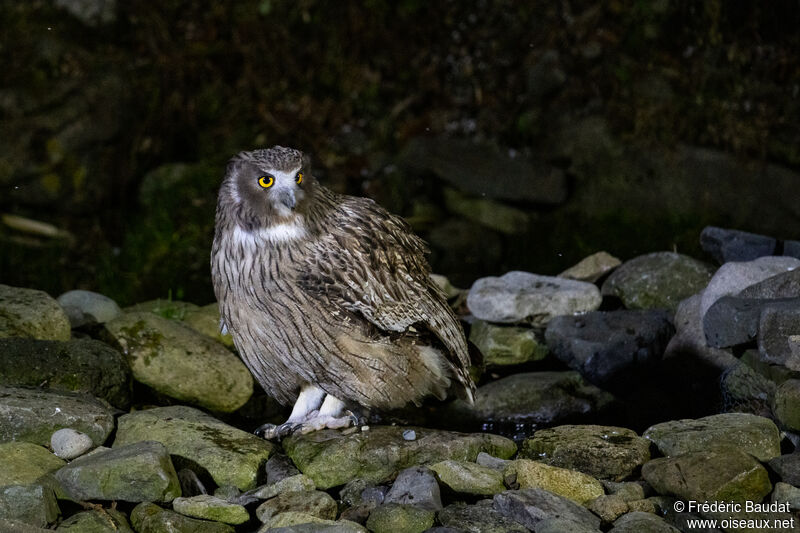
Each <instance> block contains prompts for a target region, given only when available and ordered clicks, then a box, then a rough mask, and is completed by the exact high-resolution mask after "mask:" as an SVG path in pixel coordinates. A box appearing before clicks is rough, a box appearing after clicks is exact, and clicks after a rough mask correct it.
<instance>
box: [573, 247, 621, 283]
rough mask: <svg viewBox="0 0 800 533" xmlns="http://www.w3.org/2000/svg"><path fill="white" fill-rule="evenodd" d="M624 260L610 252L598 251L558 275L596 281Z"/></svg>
mask: <svg viewBox="0 0 800 533" xmlns="http://www.w3.org/2000/svg"><path fill="white" fill-rule="evenodd" d="M621 264H622V261H620V260H619V259H617V258H616V257H614V256H613V255H611V254H609V253H608V252H597V253H595V254H592V255H590V256H589V257H586V258H584V259H581V261H580V262H578V264H576V265H573V266H571V267H569V268H568V269H566V270H565V271H564V272H562V273H561V274H559V275H558V277H560V278H567V279H574V280H576V281H586V282H588V283H594V282H595V281H597V280H599V279H600V278H602V277H603V276H605V275H606V274H608V273H609V272H611V271H612V270H614V269H615V268H617V267H618V266H619V265H621Z"/></svg>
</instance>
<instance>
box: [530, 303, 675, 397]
mask: <svg viewBox="0 0 800 533" xmlns="http://www.w3.org/2000/svg"><path fill="white" fill-rule="evenodd" d="M674 332H675V328H674V327H673V326H672V320H671V317H670V315H669V313H667V312H666V311H661V310H633V311H628V310H622V311H610V312H603V311H595V312H591V313H586V314H583V315H579V316H560V317H555V318H554V319H553V320H551V321H550V323H549V324H548V326H547V330H546V331H545V340H546V341H547V347H548V348H549V349H550V351H551V352H552V353H553V355H554V356H555V357H556V358H558V359H559V360H560V361H561V362H563V363H564V364H566V365H567V366H568V367H570V368H571V369H573V370H577V371H578V372H580V373H581V375H582V376H584V377H585V378H586V379H588V380H589V381H590V382H592V383H595V384H597V385H604V384H609V383H611V382H617V383H618V382H620V381H622V382H625V383H627V382H628V381H629V380H630V378H631V374H634V375H635V373H636V372H637V371H639V372H641V371H642V370H643V369H648V368H652V367H653V366H654V365H655V364H656V363H657V362H658V361H659V360H660V359H661V356H662V355H663V354H664V350H665V349H666V346H667V343H668V342H669V340H670V338H671V337H672V335H673V333H674Z"/></svg>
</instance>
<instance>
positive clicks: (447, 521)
mask: <svg viewBox="0 0 800 533" xmlns="http://www.w3.org/2000/svg"><path fill="white" fill-rule="evenodd" d="M437 518H438V520H439V523H441V524H442V525H443V526H445V527H449V528H452V529H454V530H457V531H459V532H466V533H527V532H528V531H530V530H529V529H528V528H526V527H525V526H523V525H522V524H520V523H519V522H515V521H514V520H512V519H510V518H508V517H506V516H504V515H503V514H501V513H500V512H498V511H496V510H495V509H494V507H493V502H492V500H481V501H479V502H478V503H476V504H475V505H467V504H465V503H453V504H451V505H448V506H447V507H445V508H444V509H442V510H441V511H439V513H438V514H437Z"/></svg>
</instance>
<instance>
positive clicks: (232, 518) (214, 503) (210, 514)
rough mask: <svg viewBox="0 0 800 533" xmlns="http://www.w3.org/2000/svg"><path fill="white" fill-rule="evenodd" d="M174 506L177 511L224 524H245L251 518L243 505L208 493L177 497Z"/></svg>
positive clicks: (173, 502)
mask: <svg viewBox="0 0 800 533" xmlns="http://www.w3.org/2000/svg"><path fill="white" fill-rule="evenodd" d="M172 508H173V509H174V510H175V512H176V513H180V514H182V515H185V516H191V517H192V518H202V519H203V520H212V521H214V522H222V523H224V524H233V525H237V524H244V523H245V522H247V521H248V520H249V519H250V513H248V512H247V509H245V508H244V506H242V505H237V504H234V503H229V502H227V501H225V500H223V499H221V498H217V497H215V496H211V495H208V494H201V495H199V496H192V497H190V498H182V497H179V498H175V499H174V500H173V501H172Z"/></svg>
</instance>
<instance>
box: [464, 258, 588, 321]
mask: <svg viewBox="0 0 800 533" xmlns="http://www.w3.org/2000/svg"><path fill="white" fill-rule="evenodd" d="M600 302H601V297H600V291H598V289H597V287H596V286H595V285H593V284H591V283H586V282H583V281H574V280H570V279H564V278H556V277H551V276H539V275H536V274H531V273H529V272H520V271H512V272H508V273H506V274H504V275H503V276H501V277H499V278H497V277H487V278H480V279H478V280H477V281H476V282H475V283H473V285H472V288H470V290H469V294H468V295H467V306H468V307H469V310H470V312H471V313H472V314H473V315H475V316H476V317H477V318H480V319H481V320H488V321H489V322H501V323H513V322H527V323H530V324H533V325H535V326H543V325H545V324H547V322H549V321H550V319H552V318H553V317H555V316H559V315H572V314H575V313H582V312H586V311H593V310H595V309H597V308H598V307H600Z"/></svg>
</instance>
